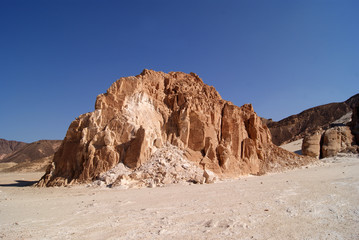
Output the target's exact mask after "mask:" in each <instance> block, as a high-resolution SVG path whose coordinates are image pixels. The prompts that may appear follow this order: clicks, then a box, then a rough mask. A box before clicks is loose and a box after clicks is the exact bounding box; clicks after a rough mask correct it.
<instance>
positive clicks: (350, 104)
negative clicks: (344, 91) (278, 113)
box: [263, 94, 359, 146]
mask: <svg viewBox="0 0 359 240" xmlns="http://www.w3.org/2000/svg"><path fill="white" fill-rule="evenodd" d="M358 103H359V94H356V95H354V96H353V97H351V98H349V99H348V100H346V101H345V102H339V103H330V104H326V105H321V106H317V107H314V108H310V109H308V110H305V111H303V112H301V113H299V114H296V115H292V116H289V117H287V118H285V119H282V120H280V121H278V122H275V121H272V120H270V119H263V122H264V123H265V124H266V125H267V126H268V128H269V130H270V132H271V134H272V140H273V143H275V144H276V145H278V146H279V145H282V144H285V143H289V142H292V141H295V140H298V139H301V138H303V137H305V136H308V135H312V134H314V133H315V132H316V131H318V130H321V129H324V130H326V129H328V128H330V127H331V124H332V123H333V122H334V121H336V120H337V119H340V118H341V117H343V116H344V115H347V114H350V113H351V112H352V109H353V108H354V106H355V105H356V104H358ZM349 119H350V117H349ZM334 125H337V126H340V125H345V124H334Z"/></svg>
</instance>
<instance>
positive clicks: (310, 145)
mask: <svg viewBox="0 0 359 240" xmlns="http://www.w3.org/2000/svg"><path fill="white" fill-rule="evenodd" d="M322 134H323V132H322V131H318V132H316V133H314V134H313V135H308V136H305V137H304V139H303V144H302V154H303V155H306V156H310V157H314V158H317V159H319V157H320V151H321V139H322Z"/></svg>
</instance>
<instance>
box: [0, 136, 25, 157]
mask: <svg viewBox="0 0 359 240" xmlns="http://www.w3.org/2000/svg"><path fill="white" fill-rule="evenodd" d="M25 145H27V143H24V142H18V141H8V140H5V139H2V138H0V160H1V159H2V158H4V157H5V156H6V155H8V154H10V153H12V152H14V151H16V150H18V149H20V148H22V147H24V146H25Z"/></svg>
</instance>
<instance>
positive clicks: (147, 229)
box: [0, 155, 359, 239]
mask: <svg viewBox="0 0 359 240" xmlns="http://www.w3.org/2000/svg"><path fill="white" fill-rule="evenodd" d="M358 173H359V157H358V156H356V155H351V156H348V155H347V156H345V157H341V158H332V159H326V160H325V162H324V163H321V164H317V165H312V166H309V167H307V168H302V169H296V170H291V171H287V172H283V173H277V174H269V175H265V176H260V177H254V176H253V177H243V178H241V179H238V180H233V181H229V182H220V183H215V184H208V185H186V186H183V185H172V186H168V187H163V188H152V189H150V188H145V189H128V190H123V189H106V188H87V187H84V186H80V187H78V186H77V187H72V188H34V187H29V186H26V185H28V184H31V183H32V182H31V181H34V180H37V179H38V178H39V177H40V175H41V174H39V173H21V174H20V173H1V174H0V239H359V174H358Z"/></svg>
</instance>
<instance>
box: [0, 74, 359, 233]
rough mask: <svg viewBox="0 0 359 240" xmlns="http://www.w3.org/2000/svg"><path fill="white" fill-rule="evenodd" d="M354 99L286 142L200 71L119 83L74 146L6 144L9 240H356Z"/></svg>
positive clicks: (300, 118)
mask: <svg viewBox="0 0 359 240" xmlns="http://www.w3.org/2000/svg"><path fill="white" fill-rule="evenodd" d="M357 97H358V95H356V96H354V97H352V98H350V99H354V100H355V99H357ZM350 99H349V100H350ZM349 100H348V101H349ZM354 100H353V101H352V102H353V104H355V105H353V106H351V105H350V104H349V103H347V102H348V101H347V102H345V103H340V104H339V105H338V104H329V105H323V106H324V107H323V106H319V107H317V108H312V109H309V110H307V111H304V112H303V113H305V114H304V115H303V113H301V114H299V115H293V116H291V117H290V119H291V120H290V119H289V120H286V121H282V122H281V121H280V122H278V123H285V124H283V125H282V124H279V125H278V126H276V128H275V129H276V131H277V132H278V133H280V134H279V135H278V136H282V135H281V134H282V133H287V132H289V133H291V134H294V135H293V137H291V136H289V135H288V136H289V137H290V138H288V139H287V140H288V141H281V143H286V144H285V145H282V146H281V147H279V146H277V145H275V144H273V142H272V135H274V136H276V135H275V134H273V132H272V134H271V133H270V130H269V129H268V127H267V125H266V120H265V119H262V121H261V118H260V117H259V116H258V115H257V114H256V113H255V111H254V109H253V107H252V105H250V104H245V105H243V106H241V107H238V106H235V105H233V104H232V103H231V102H228V101H225V100H223V99H222V98H221V97H220V95H219V93H218V92H217V91H216V90H215V89H214V88H213V87H211V86H208V85H206V84H205V83H204V82H203V81H202V80H201V79H200V78H199V77H198V75H196V74H194V73H191V74H185V73H182V72H170V73H168V74H167V73H163V72H156V71H152V70H144V71H143V72H142V73H141V74H140V75H137V76H135V77H125V78H121V79H119V80H117V81H116V82H115V83H113V85H112V86H111V87H110V88H109V89H108V90H107V92H106V93H104V94H100V95H99V96H98V97H97V99H96V104H95V111H93V112H90V113H85V114H83V115H80V116H79V117H78V118H76V120H74V121H73V122H72V123H71V124H70V126H69V129H68V131H67V133H66V137H65V138H64V140H63V141H50V140H41V141H37V142H34V143H30V144H25V143H21V142H16V141H6V140H3V141H2V144H1V145H2V146H3V147H2V148H1V149H2V150H1V151H3V152H2V153H3V155H2V156H1V157H2V159H0V239H221V238H222V239H333V240H334V239H359V228H358V226H359V205H358V199H359V175H358V174H357V173H358V172H359V155H358V154H357V153H358V149H359V148H358V145H357V142H358V141H359V140H357V139H358V136H359V105H358V102H357V101H354ZM342 105H343V106H344V108H343V109H344V110H343V109H342V110H343V111H339V110H340V109H341V107H340V106H342ZM333 106H334V107H333ZM338 106H339V107H338ZM318 109H319V110H318ZM350 109H352V111H349V110H350ZM333 112H335V113H336V115H335V116H334V115H333V116H332V115H330V114H332V113H333ZM328 114H329V115H328ZM311 119H319V120H320V119H322V120H323V121H319V120H318V121H317V122H314V123H313V122H312V121H311ZM268 121H269V120H268ZM288 122H289V123H290V124H289V125H287V124H286V123H288ZM267 123H271V122H267ZM307 123H310V124H309V125H308V124H307ZM312 123H313V124H312ZM272 124H274V123H273V122H272ZM303 124H304V125H303ZM288 126H289V127H288ZM303 126H304V127H303ZM308 129H309V130H308ZM313 129H317V130H316V131H318V132H317V133H315V134H313V133H312V132H311V131H312V130H313ZM294 130H298V131H299V132H296V131H294ZM312 134H313V135H312ZM283 136H284V137H287V135H286V134H284V135H283ZM282 140H283V139H282ZM20 145H22V146H20ZM278 145H279V144H278ZM295 153H297V154H295ZM45 169H46V172H45ZM35 183H36V187H35V186H34V184H35Z"/></svg>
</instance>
